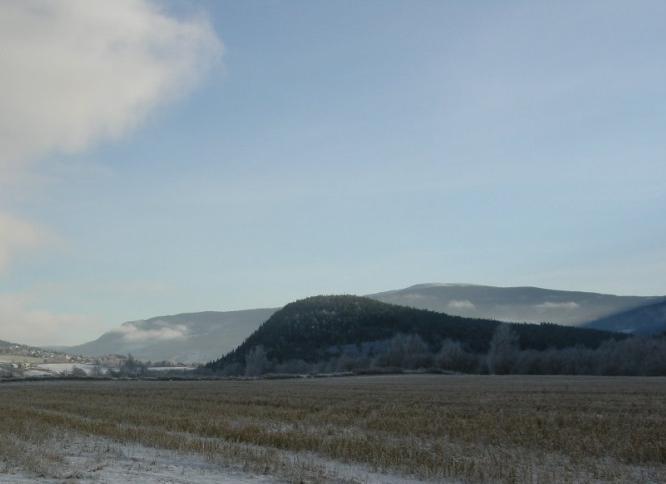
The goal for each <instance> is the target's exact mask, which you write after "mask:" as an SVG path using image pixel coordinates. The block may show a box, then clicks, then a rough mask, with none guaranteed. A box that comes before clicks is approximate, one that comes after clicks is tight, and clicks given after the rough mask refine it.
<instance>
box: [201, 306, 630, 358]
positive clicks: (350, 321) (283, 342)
mask: <svg viewBox="0 0 666 484" xmlns="http://www.w3.org/2000/svg"><path fill="white" fill-rule="evenodd" d="M498 324H499V323H498V322H497V321H492V320H484V319H470V318H463V317H459V316H450V315H447V314H442V313H436V312H433V311H427V310H421V309H414V308H409V307H405V306H396V305H393V304H387V303H382V302H380V301H375V300H373V299H369V298H364V297H358V296H316V297H310V298H307V299H303V300H300V301H296V302H294V303H291V304H288V305H286V306H285V307H284V308H282V309H281V310H279V311H277V312H276V313H275V314H273V315H272V316H271V317H270V319H268V321H266V322H265V323H264V324H262V325H261V326H260V327H259V329H257V330H256V331H255V332H254V333H252V335H250V336H249V337H248V338H247V339H246V340H245V341H244V342H243V344H242V345H240V346H239V347H238V348H237V349H236V350H234V351H232V352H231V353H229V354H227V355H226V356H224V357H223V358H221V359H220V360H218V361H216V362H214V363H212V364H211V365H210V367H211V368H213V369H217V368H222V367H224V366H225V365H227V364H230V363H243V362H244V361H245V356H246V355H247V354H248V352H249V351H250V350H252V348H255V347H257V346H259V345H261V346H263V347H264V349H265V350H266V353H267V356H268V358H270V359H272V360H274V361H277V362H285V361H288V360H297V359H302V360H305V361H306V362H310V363H312V362H318V361H325V360H326V359H328V358H330V357H332V356H335V355H336V354H339V353H340V352H341V351H342V348H344V347H346V346H352V347H357V348H362V347H364V346H365V347H369V346H368V344H369V343H373V342H381V341H386V340H388V339H390V338H392V337H393V336H395V335H396V334H400V333H402V334H418V335H419V336H421V338H422V339H423V340H424V341H425V342H426V343H427V344H428V345H429V346H430V347H431V349H432V350H436V349H437V348H438V347H439V346H440V345H441V343H442V341H443V340H444V339H447V338H448V339H453V340H457V341H460V342H461V343H463V344H464V345H465V346H466V348H468V349H469V350H471V351H474V352H486V351H487V350H488V346H489V343H490V339H491V338H492V335H493V332H494V331H495V329H496V327H497V325H498ZM513 328H514V329H515V331H516V332H517V333H518V335H519V338H520V345H521V347H522V348H524V349H538V350H543V349H546V348H550V347H555V348H563V347H568V346H575V345H577V344H580V345H583V346H587V347H590V348H595V347H597V346H598V345H599V344H600V343H601V342H602V341H604V340H606V339H609V338H620V337H621V335H618V334H613V333H608V332H605V331H598V330H592V329H580V328H573V327H567V326H558V325H554V324H542V325H537V324H514V325H513Z"/></svg>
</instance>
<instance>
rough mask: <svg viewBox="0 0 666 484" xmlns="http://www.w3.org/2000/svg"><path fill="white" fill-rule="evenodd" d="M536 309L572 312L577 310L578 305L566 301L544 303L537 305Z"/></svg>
mask: <svg viewBox="0 0 666 484" xmlns="http://www.w3.org/2000/svg"><path fill="white" fill-rule="evenodd" d="M535 307H536V308H537V309H564V310H569V311H571V310H574V309H578V308H579V307H580V305H579V304H578V303H576V302H574V301H566V302H550V301H546V302H544V303H541V304H537V305H536V306H535Z"/></svg>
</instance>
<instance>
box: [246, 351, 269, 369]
mask: <svg viewBox="0 0 666 484" xmlns="http://www.w3.org/2000/svg"><path fill="white" fill-rule="evenodd" d="M269 365H270V362H269V361H268V356H267V355H266V350H265V349H264V347H263V346H262V345H258V346H255V347H254V348H252V349H251V350H250V351H249V353H248V354H247V356H246V357H245V375H246V376H259V375H263V374H264V373H266V372H267V371H268V368H269Z"/></svg>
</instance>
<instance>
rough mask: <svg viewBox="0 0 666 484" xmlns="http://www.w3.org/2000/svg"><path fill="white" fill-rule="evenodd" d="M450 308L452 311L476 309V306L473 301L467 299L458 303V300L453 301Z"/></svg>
mask: <svg viewBox="0 0 666 484" xmlns="http://www.w3.org/2000/svg"><path fill="white" fill-rule="evenodd" d="M447 306H448V307H450V308H451V309H476V306H475V305H474V303H473V302H472V301H468V300H467V299H464V300H461V301H458V300H455V299H454V300H451V301H449V303H448V304H447Z"/></svg>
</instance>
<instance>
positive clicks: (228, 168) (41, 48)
mask: <svg viewBox="0 0 666 484" xmlns="http://www.w3.org/2000/svg"><path fill="white" fill-rule="evenodd" d="M664 18H666V3H665V2H663V1H660V0H659V1H640V0H639V1H633V2H627V1H613V0H610V1H606V0H604V1H583V2H574V1H560V2H550V1H502V2H499V1H480V2H462V1H460V2H456V1H425V0H417V1H407V0H403V1H392V0H366V1H364V2H356V1H351V0H343V1H336V2H325V1H318V0H316V1H306V0H301V1H297V0H293V1H269V0H266V1H264V0H261V1H254V0H248V1H243V2H232V1H212V0H210V1H202V2H176V1H173V2H168V1H163V2H153V1H148V0H116V1H114V2H103V1H89V0H68V1H62V2H61V1H51V0H46V1H32V0H26V1H23V0H8V1H5V2H2V3H0V45H1V46H2V48H1V49H0V147H2V150H1V152H0V339H3V340H9V341H17V342H21V343H26V344H39V345H47V344H48V345H56V344H76V343H82V342H84V341H87V340H90V339H94V338H96V337H98V336H99V335H100V334H101V333H102V332H104V331H107V330H109V329H111V328H113V327H115V326H117V325H118V324H120V323H122V322H123V321H127V320H136V319H142V318H147V317H152V316H158V315H165V314H173V313H181V312H190V311H201V310H232V309H243V308H255V307H275V306H279V305H282V304H286V303H287V302H290V301H292V300H294V299H298V298H302V297H306V296H310V295H314V294H321V293H324V294H333V293H353V294H367V293H372V292H378V291H382V290H390V289H397V288H402V287H406V286H409V285H412V284H416V283H425V282H464V283H477V284H489V285H501V286H515V285H530V286H541V287H548V288H557V289H572V290H589V291H596V292H609V293H615V294H635V295H663V294H666V277H665V276H666V223H664V213H665V212H666V210H665V209H666V133H664V131H665V129H666V29H664V28H663V19H664Z"/></svg>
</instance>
